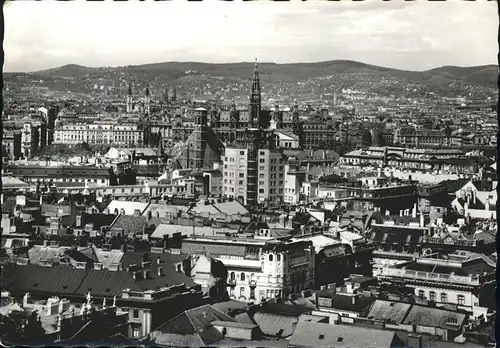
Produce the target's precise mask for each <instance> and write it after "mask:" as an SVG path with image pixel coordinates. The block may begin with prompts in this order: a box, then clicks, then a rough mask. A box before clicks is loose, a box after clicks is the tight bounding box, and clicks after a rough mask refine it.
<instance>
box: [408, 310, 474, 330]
mask: <svg viewBox="0 0 500 348" xmlns="http://www.w3.org/2000/svg"><path fill="white" fill-rule="evenodd" d="M466 317H467V315H466V314H464V313H460V312H453V311H448V310H446V309H440V308H433V307H426V306H419V305H414V306H413V307H412V308H411V309H410V312H409V313H408V315H407V316H406V318H405V319H404V321H403V324H405V325H421V326H431V327H438V328H443V329H448V328H450V329H458V328H460V327H461V326H462V325H463V324H464V321H465V319H466ZM450 319H451V320H450ZM452 322H454V323H452Z"/></svg>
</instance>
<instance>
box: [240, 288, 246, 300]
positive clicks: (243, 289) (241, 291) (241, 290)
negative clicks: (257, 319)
mask: <svg viewBox="0 0 500 348" xmlns="http://www.w3.org/2000/svg"><path fill="white" fill-rule="evenodd" d="M242 296H245V288H244V287H243V286H242V287H240V297H242Z"/></svg>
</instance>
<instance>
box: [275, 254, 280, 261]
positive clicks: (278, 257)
mask: <svg viewBox="0 0 500 348" xmlns="http://www.w3.org/2000/svg"><path fill="white" fill-rule="evenodd" d="M276 261H278V262H280V261H281V254H278V255H276Z"/></svg>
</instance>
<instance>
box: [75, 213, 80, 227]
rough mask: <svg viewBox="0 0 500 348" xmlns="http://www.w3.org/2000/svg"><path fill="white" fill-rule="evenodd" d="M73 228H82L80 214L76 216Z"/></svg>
mask: <svg viewBox="0 0 500 348" xmlns="http://www.w3.org/2000/svg"><path fill="white" fill-rule="evenodd" d="M75 226H76V227H82V216H81V215H80V214H78V215H77V216H76V221H75Z"/></svg>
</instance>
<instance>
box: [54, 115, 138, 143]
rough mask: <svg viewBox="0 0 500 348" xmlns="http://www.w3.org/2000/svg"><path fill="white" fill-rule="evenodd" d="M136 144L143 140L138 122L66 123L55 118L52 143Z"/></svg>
mask: <svg viewBox="0 0 500 348" xmlns="http://www.w3.org/2000/svg"><path fill="white" fill-rule="evenodd" d="M83 142H86V143H88V144H90V145H106V144H110V145H111V144H113V145H114V146H117V145H136V144H142V143H143V142H144V134H143V130H142V129H141V128H140V125H138V124H112V123H108V124H98V123H68V124H63V123H62V121H61V120H57V121H56V123H55V130H54V144H68V145H76V144H79V143H83Z"/></svg>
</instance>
